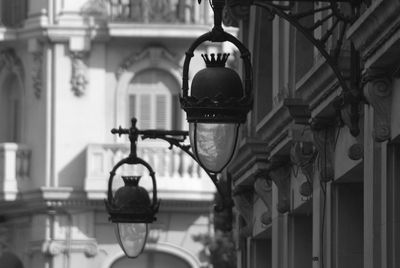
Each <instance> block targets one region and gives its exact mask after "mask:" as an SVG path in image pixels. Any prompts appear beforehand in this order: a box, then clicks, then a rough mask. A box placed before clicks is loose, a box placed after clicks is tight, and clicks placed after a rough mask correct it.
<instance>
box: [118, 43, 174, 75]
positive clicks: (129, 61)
mask: <svg viewBox="0 0 400 268" xmlns="http://www.w3.org/2000/svg"><path fill="white" fill-rule="evenodd" d="M145 59H148V60H149V61H150V63H151V64H152V65H155V66H157V64H158V62H159V61H160V60H161V59H164V60H167V61H169V62H172V63H174V64H175V65H176V67H178V68H179V59H178V58H177V57H176V56H175V55H173V54H172V53H171V52H169V51H168V50H167V49H165V48H163V47H148V48H146V49H145V50H143V51H141V52H140V53H135V54H132V55H130V56H129V57H128V58H126V59H125V60H124V61H123V62H122V63H121V64H120V65H119V67H118V69H117V71H116V74H115V75H116V77H117V79H119V78H120V77H121V75H122V74H123V73H124V72H126V71H127V70H128V69H129V68H130V67H131V66H132V65H133V64H134V63H137V62H140V61H143V60H145Z"/></svg>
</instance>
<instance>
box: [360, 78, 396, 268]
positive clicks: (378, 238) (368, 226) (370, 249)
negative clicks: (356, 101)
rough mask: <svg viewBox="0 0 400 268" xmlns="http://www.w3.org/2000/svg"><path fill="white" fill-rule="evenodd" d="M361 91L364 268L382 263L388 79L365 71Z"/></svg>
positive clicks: (388, 96) (388, 97)
mask: <svg viewBox="0 0 400 268" xmlns="http://www.w3.org/2000/svg"><path fill="white" fill-rule="evenodd" d="M366 81H367V83H366V85H365V87H364V95H365V97H366V99H367V101H368V103H369V105H366V106H365V109H364V268H374V267H383V266H382V264H383V262H382V261H383V260H385V259H386V258H385V256H383V255H382V254H386V253H385V251H386V250H385V249H384V248H385V247H382V246H383V245H382V243H383V240H384V238H385V232H384V231H385V227H384V225H382V221H383V216H384V215H385V213H386V209H387V204H386V200H385V198H386V196H385V195H386V194H385V192H386V189H385V188H386V187H385V184H386V183H385V182H386V179H387V176H386V175H387V174H386V167H387V158H386V154H387V151H386V149H387V140H388V139H389V138H390V103H391V91H392V88H391V81H390V79H388V78H387V77H385V76H384V72H380V73H376V72H375V73H372V72H371V73H369V75H368V77H367V79H366Z"/></svg>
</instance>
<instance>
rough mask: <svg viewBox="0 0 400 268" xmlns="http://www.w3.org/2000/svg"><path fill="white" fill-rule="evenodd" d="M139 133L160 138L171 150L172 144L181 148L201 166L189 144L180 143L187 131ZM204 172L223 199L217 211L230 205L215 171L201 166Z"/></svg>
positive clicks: (150, 137) (146, 137) (143, 137)
mask: <svg viewBox="0 0 400 268" xmlns="http://www.w3.org/2000/svg"><path fill="white" fill-rule="evenodd" d="M139 132H140V133H143V132H144V133H145V134H142V139H143V140H144V139H160V140H164V141H166V142H168V143H169V145H170V146H169V149H170V150H171V149H172V148H173V147H174V146H176V147H177V148H179V149H181V150H182V151H184V152H185V153H186V154H187V155H189V156H190V157H191V158H192V159H193V160H194V161H195V162H196V163H197V164H198V165H199V166H200V167H201V168H203V167H202V165H201V164H200V163H199V161H198V160H197V159H196V157H195V156H194V154H193V153H192V151H191V150H190V149H191V146H190V145H187V144H182V142H184V141H185V138H186V137H187V136H188V135H189V132H188V131H157V130H146V131H139ZM165 133H179V134H181V135H180V136H184V137H185V138H183V139H179V138H176V137H168V136H166V135H164V134H165ZM203 170H204V171H205V173H206V174H207V175H208V177H210V179H211V181H212V182H213V184H214V186H215V188H216V189H217V192H218V194H219V195H220V196H221V198H222V199H223V200H224V204H223V205H222V207H221V206H216V207H215V209H216V210H217V211H221V210H223V209H224V207H226V206H230V205H231V204H232V200H231V199H230V198H229V197H227V196H225V193H224V191H223V190H222V189H221V186H220V185H219V183H218V178H217V177H218V176H217V174H215V173H212V172H209V171H208V170H207V169H205V168H203Z"/></svg>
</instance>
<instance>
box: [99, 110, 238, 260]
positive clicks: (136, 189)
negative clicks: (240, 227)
mask: <svg viewBox="0 0 400 268" xmlns="http://www.w3.org/2000/svg"><path fill="white" fill-rule="evenodd" d="M111 132H112V133H113V134H119V135H123V134H127V135H128V136H129V141H130V145H131V147H130V153H129V155H128V157H126V158H124V159H122V160H121V161H119V162H118V163H117V164H116V165H115V166H114V167H113V169H112V170H111V172H110V177H109V180H108V192H107V200H105V204H106V209H107V211H108V213H109V215H110V218H109V219H110V221H111V222H113V223H114V224H115V234H116V236H117V240H118V242H119V244H120V246H121V248H122V249H123V251H124V252H125V255H126V256H127V257H130V258H136V257H138V256H139V255H140V253H141V252H142V251H143V249H144V246H145V244H146V239H147V234H148V224H149V223H152V222H153V221H155V220H156V217H155V214H156V213H157V212H158V208H159V205H160V201H159V200H158V199H157V183H156V177H155V173H154V171H153V169H152V167H151V166H150V165H149V164H148V163H147V162H146V161H144V160H143V159H141V158H139V157H138V156H137V153H136V143H137V139H138V137H139V136H140V137H141V138H142V139H143V140H144V139H162V140H164V141H166V142H168V143H169V144H170V148H172V147H173V146H176V147H178V148H180V149H181V150H183V151H184V152H185V153H187V154H188V155H189V156H191V157H192V158H193V159H194V160H196V158H195V156H194V155H193V153H192V152H191V151H190V145H186V144H185V140H187V137H188V135H189V132H188V131H180V130H156V129H151V130H139V129H138V128H137V127H136V119H135V118H133V119H132V125H131V127H130V128H129V129H125V128H121V127H119V129H112V130H111ZM123 165H141V166H144V167H145V169H146V170H147V171H148V172H149V175H150V177H151V180H152V186H153V196H152V199H151V200H150V197H149V194H148V192H147V190H146V189H145V188H143V187H141V186H139V182H140V178H141V177H140V176H137V175H121V178H122V180H123V181H124V186H122V187H121V188H119V189H118V190H116V191H115V193H114V194H113V190H112V185H113V181H114V177H115V176H116V171H117V170H118V169H119V168H120V167H121V166H123ZM206 173H207V174H208V175H209V177H210V179H211V180H212V182H213V183H214V185H215V187H216V189H217V192H218V193H219V195H220V196H221V198H222V201H221V204H219V205H218V206H216V207H215V209H216V210H217V211H221V210H223V209H224V208H228V209H230V208H231V207H232V204H233V203H232V201H231V198H230V192H229V189H230V188H229V187H227V189H222V186H221V185H220V184H219V182H218V180H217V174H214V173H210V172H208V171H206ZM228 213H229V211H228Z"/></svg>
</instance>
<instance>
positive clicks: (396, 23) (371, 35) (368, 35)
mask: <svg viewBox="0 0 400 268" xmlns="http://www.w3.org/2000/svg"><path fill="white" fill-rule="evenodd" d="M399 12H400V3H399V2H398V1H396V0H378V1H373V2H372V4H371V6H370V7H369V8H368V9H367V10H366V11H365V12H364V13H363V14H362V15H361V16H360V18H359V19H358V20H357V21H356V22H355V23H353V25H352V26H351V27H350V28H349V30H348V32H347V38H349V39H351V40H352V41H353V43H354V45H355V47H356V48H357V49H358V50H359V51H360V52H361V55H362V59H363V61H364V62H365V61H367V60H368V59H369V58H371V57H372V55H373V54H375V53H376V52H377V50H379V49H380V48H382V47H386V46H384V43H386V42H387V41H388V40H389V39H390V37H391V36H392V35H393V34H394V33H395V32H397V31H398V30H399V29H400V18H399V15H398V14H399Z"/></svg>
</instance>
